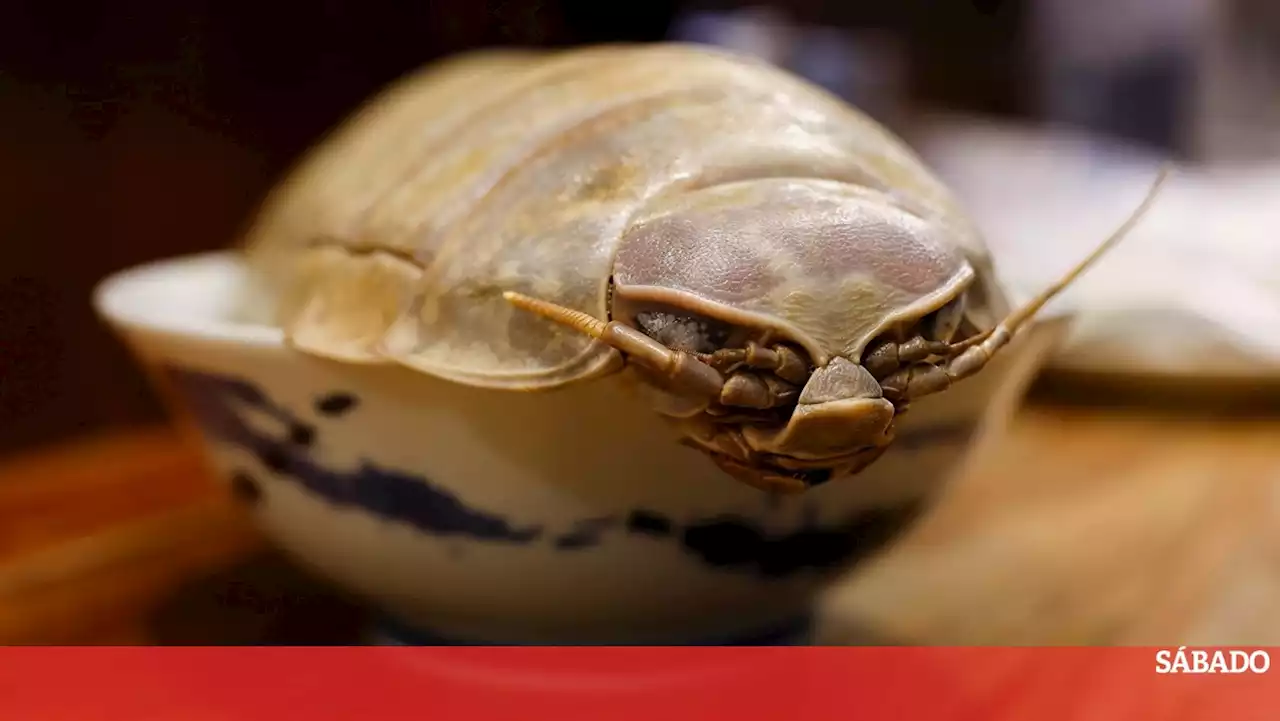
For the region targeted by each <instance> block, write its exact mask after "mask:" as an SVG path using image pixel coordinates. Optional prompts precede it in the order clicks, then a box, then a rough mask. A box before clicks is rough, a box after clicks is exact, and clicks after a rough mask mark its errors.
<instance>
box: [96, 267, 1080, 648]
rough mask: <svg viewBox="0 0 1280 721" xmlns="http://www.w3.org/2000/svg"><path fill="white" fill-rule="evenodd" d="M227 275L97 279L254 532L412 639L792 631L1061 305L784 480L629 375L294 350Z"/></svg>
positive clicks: (700, 637)
mask: <svg viewBox="0 0 1280 721" xmlns="http://www.w3.org/2000/svg"><path fill="white" fill-rule="evenodd" d="M242 280H243V269H242V268H241V266H240V265H239V263H238V260H237V257H236V256H235V255H234V254H230V253H213V254H207V255H199V256H192V257H186V258H178V259H173V260H166V261H162V262H158V263H155V264H151V265H147V266H143V267H140V268H135V269H131V270H127V271H124V272H122V273H120V274H118V275H116V276H113V277H112V278H109V279H108V280H106V281H105V282H104V283H103V284H102V285H101V286H100V287H99V289H98V291H97V294H96V298H95V303H96V305H97V308H98V311H99V313H100V314H101V315H102V316H103V317H104V318H105V319H106V320H107V321H108V322H109V323H110V324H111V326H112V327H113V328H114V329H115V330H116V331H117V333H119V335H120V336H121V337H122V338H123V339H124V340H125V341H126V342H127V343H128V344H129V346H130V347H131V348H132V350H133V351H134V353H135V355H136V357H137V358H138V359H139V361H140V362H141V363H142V364H143V365H144V367H146V368H147V369H148V370H150V371H153V376H154V378H155V381H156V383H157V386H158V387H159V388H161V389H162V390H164V391H165V395H166V396H167V397H169V398H171V399H172V400H173V404H174V410H175V412H176V413H177V414H178V415H179V416H181V417H183V418H189V419H191V420H193V421H194V425H195V427H196V428H197V429H198V433H199V435H200V437H201V440H202V443H203V445H204V447H205V448H206V450H207V452H208V455H209V457H210V459H211V461H212V462H213V464H214V466H215V468H216V469H217V471H218V472H219V473H220V474H221V476H222V477H223V478H224V479H225V481H226V482H227V483H228V484H231V486H232V487H233V489H234V490H235V491H236V492H237V493H238V494H240V495H241V497H243V498H244V499H246V501H247V502H249V503H250V504H251V507H252V512H253V513H254V514H255V516H256V519H257V521H258V522H259V523H260V525H261V527H262V528H263V529H264V531H265V532H266V533H267V534H268V536H269V537H270V538H271V539H273V541H274V542H275V543H276V544H278V545H279V546H280V547H281V548H282V549H284V550H285V551H286V552H288V553H290V554H292V555H293V556H294V557H296V558H297V559H299V560H300V561H301V562H303V563H304V564H306V565H308V566H310V567H312V568H313V569H315V570H317V571H319V572H320V573H322V574H323V575H325V576H327V577H329V578H330V579H332V580H333V581H335V582H336V583H338V584H340V585H342V586H344V587H346V588H348V589H349V590H352V591H354V592H356V593H357V594H359V595H361V596H363V597H365V598H367V599H368V600H370V601H371V602H372V603H373V605H375V606H376V607H378V608H379V609H380V610H381V611H382V612H384V613H385V614H386V615H387V616H388V617H390V618H392V619H394V620H395V623H396V624H398V625H399V626H400V627H401V628H403V629H410V630H409V631H408V632H406V633H402V634H401V635H400V637H401V638H402V639H405V638H409V639H414V638H416V639H422V642H426V643H430V642H442V643H443V642H449V643H511V644H579V643H582V644H585V643H614V644H631V643H645V644H649V643H652V644H705V643H713V644H731V643H776V642H783V640H782V639H784V638H792V636H790V635H789V634H791V633H792V632H794V631H796V630H797V629H802V628H803V626H804V622H805V620H806V619H807V618H808V616H809V613H810V608H811V606H812V604H813V601H814V600H815V597H816V595H817V594H818V593H819V591H820V590H821V589H822V588H823V587H824V586H825V585H826V584H828V583H829V582H830V581H831V579H832V577H833V575H834V574H836V573H837V572H838V571H840V570H842V569H844V568H847V567H848V566H850V565H851V564H853V563H855V562H856V561H857V560H859V559H860V558H864V557H865V556H866V555H867V554H870V553H874V552H876V551H878V550H880V549H881V548H883V547H884V546H885V545H886V544H887V543H888V542H890V541H891V540H892V539H893V538H894V537H895V536H897V535H898V534H900V533H901V532H902V531H903V529H904V528H906V527H907V525H908V524H909V523H910V521H911V519H912V518H913V517H915V515H916V514H918V513H919V512H920V511H921V509H922V508H924V506H925V504H926V503H927V502H928V501H929V500H930V499H931V498H933V497H934V496H935V495H936V494H937V492H938V491H939V489H940V488H941V487H942V485H943V484H944V482H945V481H946V480H947V479H948V478H949V477H951V476H952V475H953V474H955V473H956V472H958V471H959V470H960V467H961V465H962V463H963V461H964V460H965V459H966V458H967V457H968V456H969V452H970V451H972V450H973V449H974V448H975V446H977V445H978V444H980V443H982V442H985V441H986V439H989V438H991V437H992V436H993V435H994V432H995V431H997V430H998V428H999V426H1000V425H1001V424H1002V422H1003V420H1004V419H1005V418H1006V417H1007V416H1008V415H1009V414H1010V412H1011V411H1012V410H1013V408H1014V407H1015V406H1016V405H1017V404H1018V402H1019V399H1020V398H1021V396H1022V391H1023V389H1024V388H1025V386H1026V384H1027V382H1028V381H1029V380H1030V379H1031V377H1032V376H1033V375H1034V373H1035V370H1036V369H1037V368H1038V367H1039V365H1040V360H1041V358H1042V357H1043V356H1044V354H1045V351H1046V350H1047V349H1048V348H1049V347H1051V346H1052V345H1053V344H1054V343H1055V342H1056V341H1057V339H1058V338H1059V337H1060V336H1061V330H1062V325H1063V324H1061V323H1056V322H1054V323H1045V324H1042V325H1040V326H1038V327H1036V328H1034V329H1033V330H1032V331H1031V332H1030V333H1028V334H1027V335H1026V336H1025V337H1024V338H1022V339H1020V341H1019V342H1018V343H1017V344H1015V346H1013V347H1012V348H1011V349H1010V351H1009V352H1007V353H1006V354H1005V356H1004V358H1003V359H1002V362H1000V363H998V364H997V365H995V366H993V367H992V368H990V369H988V371H986V372H985V373H984V374H982V375H980V376H979V377H977V378H974V379H972V380H969V381H966V382H965V383H963V384H960V385H959V386H957V387H956V388H954V389H952V390H951V391H948V392H947V393H945V394H942V395H940V396H935V397H931V398H928V399H925V400H924V401H921V402H919V403H918V405H913V408H912V412H911V414H910V415H908V416H906V417H905V418H904V422H903V425H902V427H901V431H900V437H899V439H898V441H897V443H896V446H895V447H894V448H892V449H891V450H890V451H889V452H888V453H886V454H885V455H884V456H883V457H882V458H881V459H880V460H879V461H878V462H877V463H876V464H874V466H873V467H871V468H870V469H868V470H867V471H865V472H864V473H862V474H861V475H860V476H858V477H856V478H853V479H846V480H843V481H836V482H833V483H830V484H828V485H825V486H821V487H818V488H816V489H814V490H813V491H811V492H809V493H808V494H806V495H803V496H801V497H798V498H783V499H778V498H771V497H769V496H767V495H765V494H763V493H761V492H760V491H757V490H755V489H753V488H750V487H748V486H745V485H743V484H741V483H739V482H737V481H734V480H732V479H730V478H729V477H727V476H725V475H724V474H722V473H721V472H720V471H719V470H718V469H716V468H715V466H714V465H712V464H711V462H710V461H709V460H708V459H706V458H705V457H704V456H703V455H702V454H700V453H698V452H696V451H694V450H692V449H688V448H685V447H682V446H679V445H677V444H676V442H675V436H674V434H673V431H672V430H671V429H670V428H669V427H668V426H667V425H666V424H665V423H664V422H663V421H662V420H661V419H660V418H659V416H657V415H656V414H655V413H654V412H653V411H652V410H651V409H650V408H649V407H648V406H647V405H646V404H645V402H644V400H643V398H642V397H641V396H639V395H637V394H636V393H634V388H632V387H631V386H629V385H628V384H627V383H626V381H625V379H623V378H609V379H604V380H600V381H595V382H590V383H583V384H580V385H575V386H572V387H570V388H568V389H565V390H562V391H556V392H547V393H513V392H504V391H495V390H481V389H476V388H470V387H465V386H461V385H456V384H452V383H449V382H445V381H442V380H438V379H436V378H432V377H429V376H426V375H422V374H418V373H415V372H412V371H410V370H407V369H404V368H400V367H371V366H355V365H344V364H340V363H336V362H332V361H327V360H321V359H317V358H313V357H309V356H306V355H303V354H300V353H298V352H295V351H293V350H291V349H289V348H288V347H287V346H286V345H285V344H284V342H283V340H282V336H281V333H280V331H279V330H278V329H275V328H272V327H266V326H254V325H246V324H243V323H238V322H236V321H234V320H232V319H231V313H230V309H231V307H232V304H233V303H234V301H235V299H236V297H237V294H238V292H239V288H240V283H241V282H242ZM410 642H412V641H410Z"/></svg>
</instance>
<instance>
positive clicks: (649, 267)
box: [243, 44, 1164, 491]
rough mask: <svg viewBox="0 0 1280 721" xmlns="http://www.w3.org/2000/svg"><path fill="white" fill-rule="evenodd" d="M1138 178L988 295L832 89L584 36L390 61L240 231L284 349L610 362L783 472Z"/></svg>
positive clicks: (537, 375)
mask: <svg viewBox="0 0 1280 721" xmlns="http://www.w3.org/2000/svg"><path fill="white" fill-rule="evenodd" d="M1163 177H1164V173H1163V172H1162V175H1161V180H1163ZM1158 184H1159V182H1157V185H1158ZM1151 197H1154V189H1153V192H1152V195H1151ZM1151 197H1149V198H1148V200H1147V201H1146V202H1144V204H1143V207H1142V209H1140V211H1139V212H1137V213H1135V214H1134V217H1133V218H1131V219H1130V221H1129V222H1128V223H1126V225H1125V226H1124V227H1122V228H1121V230H1119V231H1117V233H1116V234H1115V235H1114V236H1113V237H1112V238H1109V239H1108V240H1107V241H1106V242H1104V243H1103V244H1102V245H1101V246H1099V248H1098V249H1097V251H1096V252H1095V253H1093V254H1092V255H1091V256H1090V257H1089V258H1086V259H1085V260H1084V261H1083V262H1082V263H1080V265H1079V266H1078V267H1077V268H1075V269H1073V271H1072V272H1071V273H1068V274H1067V275H1065V276H1064V277H1063V278H1062V279H1061V280H1060V282H1058V283H1057V284H1055V285H1053V286H1052V287H1050V288H1048V289H1046V290H1045V292H1044V293H1042V294H1041V295H1040V296H1038V297H1037V298H1036V299H1035V300H1033V301H1032V302H1031V303H1028V304H1027V305H1025V306H1023V307H1022V308H1019V309H1016V310H1013V309H1011V308H1010V304H1009V302H1008V300H1007V297H1006V294H1005V293H1004V291H1003V290H1002V289H1001V288H1000V286H999V284H998V282H997V281H996V276H995V273H994V269H993V265H992V261H991V258H990V255H989V253H988V251H987V248H986V245H985V243H984V242H983V240H982V237H981V235H980V234H979V232H978V231H977V229H976V225H975V224H974V223H973V222H972V220H971V219H970V218H969V217H968V216H967V215H966V214H965V213H964V211H963V210H962V209H961V208H960V206H959V204H958V203H957V202H956V201H955V199H954V197H953V195H952V193H951V192H950V191H949V190H948V189H947V188H946V187H945V185H944V184H943V183H942V182H940V181H939V180H938V179H937V178H936V177H935V176H934V175H933V173H932V172H930V171H929V169H928V168H926V167H925V166H924V165H923V164H922V163H921V162H920V160H919V159H918V157H917V156H916V154H915V153H913V152H912V151H911V150H910V149H909V148H908V147H907V146H906V145H905V144H904V143H903V142H902V141H901V140H900V139H899V138H897V137H896V136H894V135H893V134H892V133H890V132H888V131H887V130H885V129H884V128H883V127H881V126H880V125H878V124H877V123H875V122H874V121H872V120H870V119H869V118H867V117H866V116H865V115H863V114H862V113H860V112H859V111H857V110H856V109H854V108H852V107H849V106H848V105H846V104H844V103H843V102H841V101H839V100H837V99H835V98H834V97H833V96H831V95H830V94H828V93H826V92H825V91H822V90H820V89H818V88H816V87H814V86H813V85H811V84H809V83H807V82H805V81H804V80H802V79H800V78H797V77H795V76H794V75H791V74H789V73H787V72H785V71H782V70H780V69H778V68H774V67H771V66H769V65H767V64H764V63H761V62H759V61H758V60H756V59H754V58H745V57H740V56H737V55H735V54H733V53H728V52H725V51H723V50H719V49H711V48H705V47H698V46H691V45H674V44H671V45H668V44H656V45H610V46H602V47H589V48H580V49H576V50H571V51H568V52H557V53H550V54H546V55H544V56H541V57H539V56H537V55H536V54H535V55H532V56H531V55H529V54H519V55H512V54H509V53H501V52H482V53H475V54H472V55H470V56H463V57H460V58H454V59H451V60H450V61H449V62H447V63H443V64H440V65H438V66H435V67H434V68H428V69H426V70H424V71H422V72H418V73H415V74H412V75H410V76H407V77H406V78H405V79H404V80H402V81H400V82H399V83H396V84H395V85H394V86H392V87H390V88H388V89H387V90H386V91H385V92H384V93H382V94H380V95H379V96H377V97H375V98H373V99H371V101H370V102H369V103H368V104H367V105H366V107H364V108H362V109H361V110H360V111H358V112H356V113H354V114H353V115H352V116H351V117H350V119H349V120H347V121H346V122H345V123H344V124H343V125H341V126H340V127H339V128H337V129H335V131H334V132H332V133H330V134H329V135H328V136H327V139H326V140H325V141H323V142H322V143H321V144H320V145H319V146H317V147H316V148H315V149H313V150H312V151H311V153H310V154H309V155H308V156H307V157H306V158H304V160H303V162H302V163H301V164H300V165H299V166H298V167H297V169H296V170H295V171H294V172H293V173H292V174H291V175H290V176H289V177H288V178H286V179H285V181H284V182H283V183H281V184H280V185H279V186H278V187H277V188H276V189H275V190H274V191H273V192H272V194H271V195H270V196H269V197H268V198H267V202H266V203H264V204H263V207H262V210H261V212H260V214H259V216H258V218H256V220H255V222H254V223H253V225H252V226H251V227H250V228H249V230H248V232H247V233H246V237H245V238H244V244H243V245H244V253H245V260H246V264H247V265H248V267H249V268H250V270H251V272H252V274H253V276H254V280H255V285H256V287H261V288H266V289H269V290H270V291H271V293H270V295H271V296H272V297H275V298H278V299H279V302H278V306H277V307H276V308H275V310H274V313H275V317H274V320H275V322H276V323H277V324H278V325H279V326H280V327H281V329H282V330H283V332H284V335H285V338H286V340H287V341H288V342H289V344H290V346H291V347H293V348H295V349H297V350H298V351H300V352H303V353H309V354H313V355H317V356H322V357H326V358H330V359H334V360H337V361H340V362H345V363H387V362H390V363H396V364H400V365H402V366H405V367H407V368H410V369H413V370H415V371H417V372H420V373H424V374H428V375H432V376H435V377H438V378H442V379H445V380H448V381H451V382H454V383H460V384H465V385H470V386H476V387H483V388H491V389H505V390H519V391H537V390H546V389H552V388H557V387H562V386H564V385H567V384H571V383H580V382H585V381H588V380H590V379H592V378H597V377H599V376H601V375H602V374H605V373H609V372H611V371H613V370H615V369H617V368H618V367H619V366H620V364H619V363H618V362H617V361H618V359H619V358H622V359H624V360H625V361H626V364H627V365H630V366H631V367H632V368H634V369H635V370H637V371H638V372H639V374H640V375H641V376H642V377H643V378H644V379H645V380H646V382H648V383H650V384H652V385H653V386H654V387H655V388H656V389H658V390H659V391H660V392H661V393H663V394H666V396H668V397H669V398H671V399H673V400H675V401H677V403H673V404H671V406H672V407H676V406H679V407H680V408H681V412H680V414H679V416H678V417H676V416H672V417H671V419H672V422H674V423H676V424H677V426H678V427H679V428H680V429H681V432H682V434H683V437H684V439H685V442H686V443H688V444H690V445H693V446H695V447H697V448H699V449H701V450H702V451H704V452H706V453H708V454H710V456H711V457H712V458H713V459H714V460H715V461H716V463H717V464H719V465H720V467H721V468H724V469H725V470H726V471H728V472H729V473H730V474H731V475H733V476H734V477H735V478H739V479H741V480H743V481H745V482H748V483H751V484H753V485H756V486H759V487H762V488H767V489H772V490H781V491H800V490H804V489H805V488H808V487H811V486H813V485H815V484H817V483H820V482H823V481H825V480H827V479H831V478H837V477H840V476H843V475H849V474H854V473H857V472H858V471H859V470H861V469H862V468H865V467H867V466H868V465H870V464H871V463H874V462H875V461H876V459H877V458H879V457H880V455H881V454H882V453H883V452H884V451H885V449H886V448H888V447H889V446H890V444H892V442H893V438H894V423H895V420H896V419H897V417H898V416H900V415H901V414H902V413H903V412H905V411H906V410H907V408H908V406H909V405H910V402H911V400H912V399H914V398H918V397H921V396H922V395H928V394H930V393H937V392H940V391H942V390H945V389H946V388H947V387H949V386H950V384H952V383H954V382H955V381H957V380H959V379H962V378H965V377H968V376H970V375H972V374H974V373H978V372H980V371H981V370H982V368H984V367H985V365H986V363H987V362H988V360H990V358H991V357H992V356H993V355H994V354H996V353H998V352H999V351H1000V349H1001V348H1002V347H1003V346H1004V344H1006V343H1007V342H1008V341H1009V339H1010V338H1011V337H1013V335H1014V334H1016V333H1017V331H1018V330H1019V328H1021V327H1022V326H1023V325H1025V324H1026V323H1027V322H1028V321H1029V320H1030V319H1031V318H1032V317H1033V316H1034V315H1035V314H1036V313H1037V312H1038V311H1039V310H1040V308H1041V307H1042V306H1043V305H1044V303H1046V302H1047V301H1048V300H1049V299H1050V298H1052V297H1053V296H1055V295H1056V294H1057V293H1059V292H1060V291H1061V290H1062V289H1063V288H1065V287H1067V286H1068V285H1069V284H1070V283H1071V282H1072V281H1074V279H1075V278H1076V277H1077V276H1078V275H1079V274H1080V273H1081V272H1083V271H1084V270H1085V268H1087V267H1088V266H1090V265H1091V264H1093V263H1094V262H1096V261H1097V260H1098V259H1099V258H1100V257H1101V256H1102V255H1103V254H1104V253H1105V252H1106V251H1107V250H1109V249H1110V248H1111V247H1112V246H1113V245H1114V244H1115V243H1116V242H1118V241H1119V239H1120V238H1121V237H1123V235H1124V233H1125V232H1126V231H1127V230H1128V228H1129V227H1131V226H1132V225H1133V224H1134V223H1136V222H1137V218H1138V217H1139V216H1140V215H1141V212H1142V211H1144V210H1145V208H1146V207H1147V206H1148V205H1149V204H1150V201H1151ZM248 302H250V301H249V300H246V303H248ZM624 311H625V312H624ZM633 311H634V312H633Z"/></svg>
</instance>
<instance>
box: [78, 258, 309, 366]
mask: <svg viewBox="0 0 1280 721" xmlns="http://www.w3.org/2000/svg"><path fill="white" fill-rule="evenodd" d="M242 273H243V266H242V264H241V263H240V261H239V258H238V257H237V254H236V253H235V252H234V251H228V250H221V251H210V252H204V253H192V254H186V255H180V256H174V257H170V258H163V259H160V260H155V261H151V262H147V263H142V264H140V265H135V266H131V267H129V268H125V269H123V270H120V271H117V272H115V273H112V274H110V275H108V276H107V277H106V278H104V279H103V280H102V281H100V282H99V283H98V284H97V285H96V286H95V287H94V289H93V294H92V305H93V308H94V311H95V312H96V313H97V314H98V316H99V317H101V318H102V319H104V320H105V321H107V322H108V323H109V324H111V325H113V326H115V327H116V328H117V329H119V330H121V331H124V332H127V333H152V334H162V335H169V336H181V337H185V338H201V339H207V340H215V341H221V342H225V343H235V344H240V345H249V346H255V347H259V348H284V347H285V345H286V344H285V338H284V332H283V331H282V330H281V329H280V328H276V327H273V326H269V325H263V324H255V323H246V322H242V321H237V320H233V319H230V318H227V317H225V315H223V314H220V313H218V312H211V311H210V310H209V308H210V304H209V303H208V299H207V298H203V299H202V292H203V293H207V292H208V288H209V286H210V285H213V284H218V283H227V282H228V281H230V280H233V279H234V278H235V277H236V276H237V275H240V274H242ZM166 301H168V302H166Z"/></svg>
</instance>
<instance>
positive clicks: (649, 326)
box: [635, 310, 731, 353]
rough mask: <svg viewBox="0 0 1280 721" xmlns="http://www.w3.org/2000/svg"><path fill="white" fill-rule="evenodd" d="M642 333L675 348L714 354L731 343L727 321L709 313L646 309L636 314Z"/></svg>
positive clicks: (688, 351) (637, 323)
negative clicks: (706, 314) (708, 315)
mask: <svg viewBox="0 0 1280 721" xmlns="http://www.w3.org/2000/svg"><path fill="white" fill-rule="evenodd" d="M635 322H636V325H637V326H639V327H640V330H641V332H643V333H644V334H645V335H647V336H649V337H650V338H653V339H654V340H656V341H658V342H659V343H661V344H663V345H665V346H667V347H668V348H671V349H672V350H678V351H684V352H686V353H713V352H715V351H717V350H719V349H721V348H723V347H725V345H726V344H727V343H728V340H729V334H730V331H731V328H730V326H729V325H728V324H727V323H723V322H720V321H717V320H713V319H711V318H707V317H706V316H701V315H695V314H691V313H678V312H670V311H654V310H651V311H643V312H640V313H637V314H636V316H635Z"/></svg>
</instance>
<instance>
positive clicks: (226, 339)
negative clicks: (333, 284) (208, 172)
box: [92, 250, 1078, 349]
mask: <svg viewBox="0 0 1280 721" xmlns="http://www.w3.org/2000/svg"><path fill="white" fill-rule="evenodd" d="M243 274H244V265H243V262H242V261H241V259H240V256H239V254H238V253H237V252H235V251H233V250H215V251H207V252H202V253H191V254H185V255H179V256H173V257H169V258H162V259H159V260H154V261H150V262H147V263H142V264H139V265H135V266H131V267H128V268H125V269H123V270H119V271H117V272H115V273H112V274H110V275H108V276H107V277H106V278H104V279H103V280H102V281H100V282H99V283H98V284H97V285H96V286H95V287H94V289H93V294H92V305H93V308H94V311H95V312H96V313H97V314H98V316H99V317H101V318H102V319H104V320H106V321H107V322H108V323H109V324H111V325H112V326H114V327H116V328H117V329H119V330H121V331H123V332H127V333H149V334H161V335H168V336H176V337H183V338H199V339H205V340H213V341H219V342H223V343H235V344H240V345H246V346H253V347H257V348H270V349H282V348H285V347H286V346H287V345H288V343H287V341H286V339H285V334H284V331H283V329H281V328H278V327H276V326H271V325H265V324H261V323H247V322H244V321H239V320H234V319H232V318H229V317H227V316H226V314H225V313H218V312H209V310H208V307H209V303H208V302H207V298H206V299H205V300H204V301H203V302H202V301H200V300H199V299H200V298H201V291H202V289H206V288H208V286H209V285H211V284H215V283H227V282H228V281H233V280H235V279H236V278H237V277H239V278H243ZM206 292H207V291H206ZM184 298H185V299H196V301H195V302H191V300H187V301H186V302H185V303H184V302H183V299H184ZM1011 300H1013V301H1014V302H1015V304H1016V303H1017V302H1021V300H1022V299H1021V298H1017V297H1015V298H1011ZM165 301H171V302H165ZM1054 305H1057V304H1052V303H1051V304H1050V305H1049V306H1048V307H1046V308H1044V309H1042V310H1041V312H1040V313H1039V314H1038V317H1037V318H1036V319H1034V320H1033V321H1032V322H1031V323H1030V324H1029V326H1028V328H1032V327H1035V326H1045V325H1057V324H1068V325H1069V324H1072V322H1073V321H1075V320H1076V316H1077V315H1078V313H1077V312H1075V311H1074V309H1070V308H1055V307H1053V306H1054ZM183 308H185V309H186V312H184V311H183Z"/></svg>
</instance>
